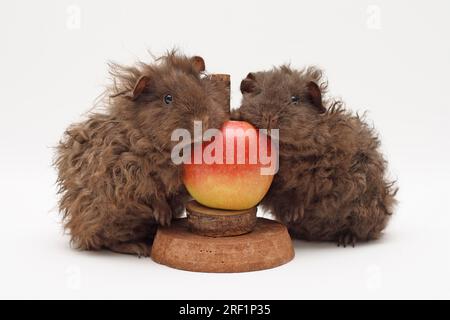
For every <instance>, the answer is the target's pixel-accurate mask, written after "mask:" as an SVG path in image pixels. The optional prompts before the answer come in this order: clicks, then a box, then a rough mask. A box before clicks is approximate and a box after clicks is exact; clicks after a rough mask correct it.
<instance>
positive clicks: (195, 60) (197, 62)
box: [192, 56, 206, 73]
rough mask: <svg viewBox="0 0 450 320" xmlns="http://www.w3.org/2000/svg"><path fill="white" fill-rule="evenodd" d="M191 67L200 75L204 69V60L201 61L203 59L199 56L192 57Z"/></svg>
mask: <svg viewBox="0 0 450 320" xmlns="http://www.w3.org/2000/svg"><path fill="white" fill-rule="evenodd" d="M192 66H193V67H194V69H195V71H197V72H198V73H201V72H203V71H205V69H206V67H205V60H203V58H202V57H199V56H195V57H192Z"/></svg>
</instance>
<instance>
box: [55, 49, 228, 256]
mask: <svg viewBox="0 0 450 320" xmlns="http://www.w3.org/2000/svg"><path fill="white" fill-rule="evenodd" d="M204 69H205V65H204V60H203V59H202V58H201V57H197V56H196V57H192V58H189V57H186V56H183V55H180V54H177V53H175V52H170V53H168V54H167V55H166V56H163V57H161V58H159V59H156V61H155V63H153V64H145V63H142V62H141V63H139V64H137V65H136V66H133V67H122V66H119V65H112V69H111V75H112V76H113V78H114V85H112V86H111V88H110V89H109V90H108V91H107V93H109V100H108V101H107V103H106V105H105V109H106V110H105V111H104V112H102V113H93V114H90V115H89V116H88V119H87V120H86V121H84V122H81V123H78V124H74V125H72V126H70V127H69V128H68V130H67V131H66V132H65V134H64V137H63V139H62V141H61V142H60V143H59V145H58V147H57V154H56V159H55V166H56V168H57V171H58V180H57V182H58V186H59V193H60V194H61V199H60V202H59V209H60V211H61V212H62V214H63V217H64V218H63V222H64V226H65V229H66V230H67V231H69V233H70V236H71V242H72V244H73V245H74V246H75V247H77V248H79V249H85V250H97V249H102V248H107V249H110V250H112V251H116V252H121V253H130V254H137V255H139V256H148V255H149V253H150V245H151V241H152V236H153V235H154V231H155V226H156V225H157V224H161V225H167V224H169V223H170V221H171V219H172V217H174V216H178V215H180V214H181V213H182V212H183V211H184V201H185V200H187V192H186V191H185V189H184V187H183V183H182V180H181V168H180V166H177V165H175V164H174V163H173V162H172V161H171V149H172V146H173V145H175V144H176V143H177V142H176V141H175V142H172V141H171V133H172V131H173V130H174V129H177V128H185V129H187V130H189V132H191V135H193V133H192V131H193V122H194V121H195V120H199V121H202V122H203V126H204V127H205V129H207V128H220V126H221V124H222V123H223V122H224V121H225V120H227V117H228V115H227V110H226V107H227V105H226V101H227V100H226V99H227V91H226V90H227V89H226V87H225V86H222V85H221V83H220V82H213V81H210V80H209V79H208V78H205V77H202V76H201V74H202V72H203V71H204Z"/></svg>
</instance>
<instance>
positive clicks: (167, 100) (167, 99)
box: [164, 94, 173, 104]
mask: <svg viewBox="0 0 450 320" xmlns="http://www.w3.org/2000/svg"><path fill="white" fill-rule="evenodd" d="M172 101H173V97H172V95H171V94H166V95H165V96H164V103H165V104H171V103H172Z"/></svg>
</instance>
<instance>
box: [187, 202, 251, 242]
mask: <svg viewBox="0 0 450 320" xmlns="http://www.w3.org/2000/svg"><path fill="white" fill-rule="evenodd" d="M186 212H187V221H188V226H189V230H190V231H192V232H194V233H197V234H199V235H202V236H208V237H230V236H238V235H241V234H245V233H249V232H251V231H252V230H253V228H255V226H256V207H253V208H250V209H246V210H221V209H213V208H208V207H205V206H203V205H201V204H199V203H198V202H197V201H190V202H188V203H187V205H186Z"/></svg>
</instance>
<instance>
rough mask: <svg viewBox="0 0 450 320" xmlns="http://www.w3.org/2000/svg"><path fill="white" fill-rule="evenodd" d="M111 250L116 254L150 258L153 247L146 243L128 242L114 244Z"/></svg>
mask: <svg viewBox="0 0 450 320" xmlns="http://www.w3.org/2000/svg"><path fill="white" fill-rule="evenodd" d="M109 248H110V249H111V250H112V251H114V252H118V253H123V254H132V255H136V256H138V258H143V257H150V253H151V248H152V247H151V245H149V244H147V243H145V242H126V243H117V244H114V245H112V246H110V247H109Z"/></svg>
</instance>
